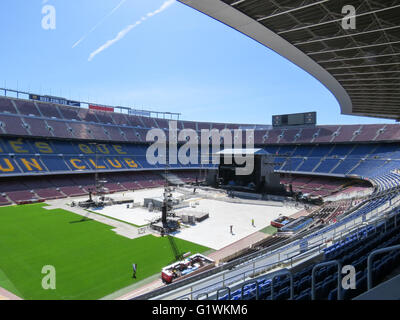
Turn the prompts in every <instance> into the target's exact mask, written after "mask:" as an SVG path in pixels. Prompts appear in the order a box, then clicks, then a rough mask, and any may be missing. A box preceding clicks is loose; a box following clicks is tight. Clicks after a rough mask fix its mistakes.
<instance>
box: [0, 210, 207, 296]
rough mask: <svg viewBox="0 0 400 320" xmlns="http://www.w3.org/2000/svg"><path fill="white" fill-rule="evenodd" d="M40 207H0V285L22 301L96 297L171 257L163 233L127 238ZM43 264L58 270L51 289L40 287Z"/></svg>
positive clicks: (185, 246)
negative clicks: (134, 266) (136, 270)
mask: <svg viewBox="0 0 400 320" xmlns="http://www.w3.org/2000/svg"><path fill="white" fill-rule="evenodd" d="M43 206H44V205H43V204H35V205H26V206H13V207H4V208H0V287H3V288H5V289H6V290H9V291H10V292H12V293H14V294H16V295H18V296H20V297H21V298H23V299H99V298H102V297H104V296H106V295H108V294H111V293H113V292H115V291H117V290H119V289H121V288H124V287H126V286H129V285H132V284H134V283H135V282H137V281H140V280H143V279H145V278H147V277H149V276H151V275H154V274H157V273H160V272H161V268H162V267H164V266H166V265H168V264H170V263H173V262H174V260H175V258H174V257H175V256H174V253H173V251H172V249H171V246H170V243H169V241H168V239H167V238H166V237H164V238H160V237H154V236H152V235H148V236H144V237H141V238H137V239H133V240H130V239H127V238H125V237H122V236H119V235H117V234H116V233H114V232H113V231H112V230H111V229H112V227H110V226H107V225H104V224H101V223H99V222H97V221H93V220H86V221H82V217H81V216H79V215H76V214H74V213H71V212H68V211H64V210H46V209H44V208H43ZM175 243H176V246H177V248H178V250H179V252H180V253H186V252H189V251H190V252H192V253H193V254H194V253H201V252H204V251H206V250H208V248H206V247H203V246H200V245H197V244H194V243H190V242H188V241H184V240H180V239H177V238H175ZM132 263H137V265H138V272H137V275H136V277H137V279H132ZM45 265H51V266H54V267H55V269H56V289H55V290H44V289H43V288H42V279H43V278H44V277H45V276H46V274H42V268H43V266H45Z"/></svg>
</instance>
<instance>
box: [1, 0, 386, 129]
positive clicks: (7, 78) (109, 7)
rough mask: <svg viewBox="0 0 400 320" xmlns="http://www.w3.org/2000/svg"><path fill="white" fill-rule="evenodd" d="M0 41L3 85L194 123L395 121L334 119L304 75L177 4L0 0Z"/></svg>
mask: <svg viewBox="0 0 400 320" xmlns="http://www.w3.org/2000/svg"><path fill="white" fill-rule="evenodd" d="M49 6H51V8H54V10H55V11H54V12H55V26H54V28H50V29H49V26H51V23H50V22H51V21H52V20H49V19H48V17H49V14H50V13H51V12H50V11H47V10H48V8H49ZM43 20H44V21H43ZM43 22H44V25H43ZM0 36H1V42H0V58H1V59H0V87H7V88H10V89H18V90H22V91H29V92H33V93H37V94H43V95H53V96H60V97H65V98H67V99H71V100H80V101H89V102H93V103H99V104H105V105H112V106H117V105H122V106H126V107H132V108H137V109H147V110H154V111H169V112H177V113H181V114H182V115H181V119H184V120H193V121H209V122H228V123H249V124H250V123H251V124H271V117H272V115H275V114H288V113H296V112H307V111H316V112H317V118H318V124H358V123H360V124H364V123H391V122H392V121H390V120H384V119H383V120H382V119H374V118H366V117H354V116H343V115H341V114H340V107H339V104H338V102H337V101H336V99H335V97H334V96H333V95H332V94H331V93H330V92H329V91H328V89H326V88H325V87H324V86H323V85H322V84H321V83H320V82H319V81H318V80H316V79H315V78H313V77H312V76H310V75H309V74H308V73H306V72H305V71H303V70H302V69H300V68H299V67H297V66H295V65H294V64H293V63H291V62H290V61H288V60H286V59H285V58H283V57H281V56H280V55H278V54H276V53H275V52H273V51H271V50H270V49H268V48H266V47H264V46H262V45H261V44H259V43H257V42H256V41H254V40H252V39H250V38H248V37H246V36H244V35H243V34H241V33H239V32H237V31H235V30H233V29H231V28H229V27H227V26H226V25H224V24H222V23H220V22H218V21H215V20H214V19H212V18H210V17H208V16H206V15H204V14H202V13H199V12H197V11H195V10H194V9H192V8H189V7H187V6H185V5H183V4H181V3H179V2H176V1H174V0H68V1H67V0H29V1H27V0H2V10H1V11H0Z"/></svg>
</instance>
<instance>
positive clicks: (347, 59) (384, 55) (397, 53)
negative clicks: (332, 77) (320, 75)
mask: <svg viewBox="0 0 400 320" xmlns="http://www.w3.org/2000/svg"><path fill="white" fill-rule="evenodd" d="M398 55H400V52H395V53H388V54H381V55H377V56H365V57H354V58H344V59H333V60H324V61H318V60H317V62H318V63H329V62H339V61H349V60H362V59H364V60H365V59H371V58H382V57H390V56H398Z"/></svg>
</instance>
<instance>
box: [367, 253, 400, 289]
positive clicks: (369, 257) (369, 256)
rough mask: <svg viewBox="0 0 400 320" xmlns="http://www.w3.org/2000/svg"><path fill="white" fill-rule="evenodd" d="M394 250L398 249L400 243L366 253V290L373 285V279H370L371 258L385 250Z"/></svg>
mask: <svg viewBox="0 0 400 320" xmlns="http://www.w3.org/2000/svg"><path fill="white" fill-rule="evenodd" d="M395 250H400V245H396V246H391V247H387V248H382V249H377V250H374V251H372V252H371V253H370V254H369V255H368V267H367V270H368V290H370V289H372V287H373V281H372V275H373V273H372V271H373V270H372V262H373V258H374V257H375V256H376V255H378V254H381V253H385V252H391V251H395Z"/></svg>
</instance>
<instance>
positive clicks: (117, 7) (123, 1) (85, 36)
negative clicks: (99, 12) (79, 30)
mask: <svg viewBox="0 0 400 320" xmlns="http://www.w3.org/2000/svg"><path fill="white" fill-rule="evenodd" d="M46 1H47V0H46ZM126 1H127V0H122V1H121V2H120V3H119V4H118V5H117V6H116V7H115V8H114V9H112V10H111V11H110V12H109V13H108V14H107V15H106V16H105V17H104V18H103V19H101V20H100V21H99V22H98V23H97V24H96V25H95V26H94V27H93V28H92V29H90V30H89V31H88V32H87V33H86V34H84V35H83V37H82V38H80V39H79V40H78V41H77V42H75V43H74V44H73V46H72V48H75V47H76V46H77V45H78V44H80V43H81V42H82V41H83V40H85V39H86V38H87V37H88V36H89V35H90V34H91V33H92V32H94V31H95V30H96V29H97V28H98V27H99V26H100V25H102V24H103V22H104V21H106V20H107V19H108V18H109V17H110V16H112V15H113V14H114V12H115V11H117V10H118V9H119V8H120V7H121V6H122V5H123V4H124V3H125V2H126Z"/></svg>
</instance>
